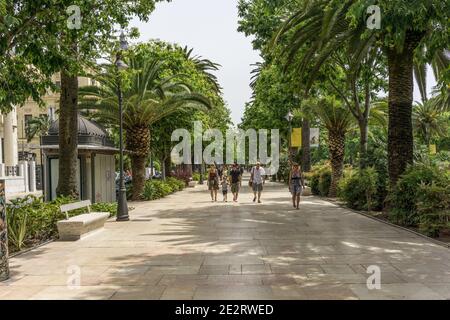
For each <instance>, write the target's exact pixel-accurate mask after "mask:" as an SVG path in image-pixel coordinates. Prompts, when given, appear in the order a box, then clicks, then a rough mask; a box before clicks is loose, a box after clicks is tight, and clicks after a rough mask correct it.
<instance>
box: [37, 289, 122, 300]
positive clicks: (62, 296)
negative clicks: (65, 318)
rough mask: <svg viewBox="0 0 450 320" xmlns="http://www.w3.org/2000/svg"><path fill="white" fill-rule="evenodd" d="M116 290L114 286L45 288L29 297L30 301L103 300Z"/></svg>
mask: <svg viewBox="0 0 450 320" xmlns="http://www.w3.org/2000/svg"><path fill="white" fill-rule="evenodd" d="M117 290H118V287H115V286H92V287H88V286H86V287H77V288H73V289H69V288H68V287H67V286H47V287H45V288H44V289H43V290H41V291H39V292H37V293H36V294H34V295H32V296H31V297H30V299H31V300H105V299H110V298H111V297H112V295H113V294H114V293H115V292H116V291H117Z"/></svg>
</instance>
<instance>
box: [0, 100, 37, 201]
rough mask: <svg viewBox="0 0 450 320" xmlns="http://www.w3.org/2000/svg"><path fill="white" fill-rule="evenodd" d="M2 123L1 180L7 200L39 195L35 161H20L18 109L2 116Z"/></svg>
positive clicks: (0, 136) (0, 129) (0, 131)
mask: <svg viewBox="0 0 450 320" xmlns="http://www.w3.org/2000/svg"><path fill="white" fill-rule="evenodd" d="M0 121H1V122H0V138H1V147H0V179H1V180H5V192H6V198H7V199H11V198H16V197H20V196H23V195H26V194H30V193H31V194H36V195H38V194H39V193H38V192H37V190H36V163H35V161H19V148H18V134H17V133H18V126H17V110H16V107H14V108H13V110H12V111H11V112H10V113H8V114H2V115H0Z"/></svg>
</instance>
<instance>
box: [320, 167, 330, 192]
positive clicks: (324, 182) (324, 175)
mask: <svg viewBox="0 0 450 320" xmlns="http://www.w3.org/2000/svg"><path fill="white" fill-rule="evenodd" d="M331 177H332V173H331V169H330V168H326V169H323V170H322V171H321V173H320V177H319V192H320V195H321V196H322V197H327V196H328V194H329V192H330V186H331Z"/></svg>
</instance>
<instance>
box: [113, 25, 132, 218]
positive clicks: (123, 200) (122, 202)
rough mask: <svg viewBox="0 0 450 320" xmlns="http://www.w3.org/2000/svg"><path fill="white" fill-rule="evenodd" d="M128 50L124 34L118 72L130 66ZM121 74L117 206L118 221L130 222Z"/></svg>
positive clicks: (118, 54) (117, 64)
mask: <svg viewBox="0 0 450 320" xmlns="http://www.w3.org/2000/svg"><path fill="white" fill-rule="evenodd" d="M127 49H128V43H127V40H126V38H125V35H124V34H123V32H122V33H121V35H120V50H119V51H118V52H117V56H116V63H115V64H116V67H117V69H118V71H120V70H125V69H126V68H127V67H128V66H127V65H126V64H125V62H123V60H122V51H124V50H127ZM121 82H122V81H121V77H120V74H119V77H118V81H117V96H118V98H119V148H120V159H119V167H120V178H119V195H118V197H119V198H118V204H117V219H116V221H128V220H130V217H129V216H128V203H127V189H126V187H125V177H124V172H123V171H124V170H123V95H122V85H121V84H122V83H121Z"/></svg>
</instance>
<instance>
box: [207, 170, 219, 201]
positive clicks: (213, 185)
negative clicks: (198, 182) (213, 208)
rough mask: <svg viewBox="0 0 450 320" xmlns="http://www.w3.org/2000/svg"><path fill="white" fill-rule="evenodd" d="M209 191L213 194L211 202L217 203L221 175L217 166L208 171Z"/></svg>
mask: <svg viewBox="0 0 450 320" xmlns="http://www.w3.org/2000/svg"><path fill="white" fill-rule="evenodd" d="M208 189H209V191H210V192H211V201H212V202H214V201H217V191H218V190H219V173H218V172H217V169H216V166H215V165H211V166H210V167H209V170H208Z"/></svg>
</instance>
